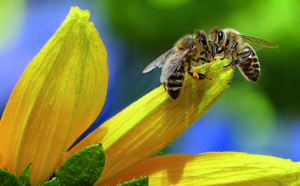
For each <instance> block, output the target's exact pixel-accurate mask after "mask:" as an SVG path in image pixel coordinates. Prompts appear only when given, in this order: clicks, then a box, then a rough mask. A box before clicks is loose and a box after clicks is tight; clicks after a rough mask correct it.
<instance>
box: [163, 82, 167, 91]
mask: <svg viewBox="0 0 300 186" xmlns="http://www.w3.org/2000/svg"><path fill="white" fill-rule="evenodd" d="M163 85H164V89H165V90H167V88H166V83H165V82H163Z"/></svg>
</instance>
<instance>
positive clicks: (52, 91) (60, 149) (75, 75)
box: [0, 7, 108, 185]
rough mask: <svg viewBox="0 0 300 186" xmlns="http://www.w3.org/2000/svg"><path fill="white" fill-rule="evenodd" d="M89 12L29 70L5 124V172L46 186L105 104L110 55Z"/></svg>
mask: <svg viewBox="0 0 300 186" xmlns="http://www.w3.org/2000/svg"><path fill="white" fill-rule="evenodd" d="M89 17H90V13H89V11H88V10H85V11H82V10H80V9H79V8H78V7H72V8H71V10H70V12H69V15H68V16H67V18H66V19H65V21H64V22H63V23H62V25H61V27H60V28H59V29H58V30H57V31H56V33H55V34H54V35H53V36H52V38H51V39H50V40H49V41H48V42H47V43H46V44H45V46H44V47H43V48H42V49H41V51H40V52H39V53H38V54H37V55H36V56H35V57H34V59H33V60H32V61H31V62H30V64H29V65H28V66H27V68H26V70H25V71H24V73H23V75H22V77H21V78H20V80H19V82H18V83H17V85H16V86H15V88H14V90H13V93H12V94H11V97H10V99H9V101H8V103H7V106H6V108H5V111H4V113H3V117H2V120H1V123H0V136H1V140H0V151H1V153H2V154H3V156H4V165H3V166H4V167H5V168H7V169H9V170H10V171H11V172H12V173H15V174H17V175H19V174H20V173H21V171H22V169H23V168H24V167H25V166H26V165H28V164H29V163H32V166H31V175H30V180H31V183H32V184H33V185H38V184H41V183H43V181H45V180H46V179H47V178H48V177H49V176H51V174H52V173H53V172H54V171H55V168H56V166H57V165H58V163H59V162H60V160H61V158H62V156H63V154H64V153H65V152H66V150H67V149H68V148H69V147H70V145H71V144H72V143H73V142H74V141H75V140H76V139H77V138H78V137H79V136H80V135H81V134H82V133H83V132H84V131H85V130H86V129H87V128H88V127H89V126H90V124H92V122H93V121H94V120H95V119H96V117H97V116H98V115H99V113H100V111H101V109H102V106H103V104H104V102H105V97H106V90H107V84H108V69H107V53H106V50H105V47H104V45H103V43H102V40H101V39H100V36H99V33H98V32H97V30H96V28H95V27H94V24H93V23H91V22H88V21H89Z"/></svg>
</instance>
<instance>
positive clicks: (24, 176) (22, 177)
mask: <svg viewBox="0 0 300 186" xmlns="http://www.w3.org/2000/svg"><path fill="white" fill-rule="evenodd" d="M30 165H31V163H29V164H28V165H27V166H26V167H25V168H24V169H23V170H22V173H21V174H20V176H19V181H20V182H21V183H22V184H23V185H24V186H31V184H30V181H29V176H30Z"/></svg>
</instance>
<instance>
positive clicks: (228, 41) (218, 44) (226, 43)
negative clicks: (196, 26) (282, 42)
mask: <svg viewBox="0 0 300 186" xmlns="http://www.w3.org/2000/svg"><path fill="white" fill-rule="evenodd" d="M209 40H210V42H211V48H212V49H211V50H212V55H213V56H215V55H222V54H224V55H223V57H222V58H221V59H224V58H225V57H227V56H229V57H230V58H231V62H230V63H229V64H228V65H226V66H224V67H228V66H236V65H237V66H238V68H239V69H240V71H241V73H242V74H243V75H244V77H245V78H246V79H248V80H249V81H252V82H257V80H258V78H259V76H260V64H259V61H258V57H257V55H256V53H255V50H254V49H253V48H252V46H250V44H249V42H250V43H253V44H256V45H258V46H261V47H268V48H277V47H278V45H276V44H274V43H271V42H269V41H266V40H263V39H259V38H256V37H250V36H245V35H241V34H240V33H239V32H237V31H236V30H233V29H231V28H227V29H223V30H222V29H219V28H213V29H212V30H211V31H210V33H209Z"/></svg>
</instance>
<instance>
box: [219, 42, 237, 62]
mask: <svg viewBox="0 0 300 186" xmlns="http://www.w3.org/2000/svg"><path fill="white" fill-rule="evenodd" d="M238 44H239V43H238V42H235V43H234V44H233V45H232V46H231V48H230V49H229V51H228V52H227V53H226V54H225V55H224V56H223V57H222V58H221V60H223V59H225V57H227V56H228V55H229V54H230V53H231V52H232V50H234V49H235V48H236V47H237V45H238Z"/></svg>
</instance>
